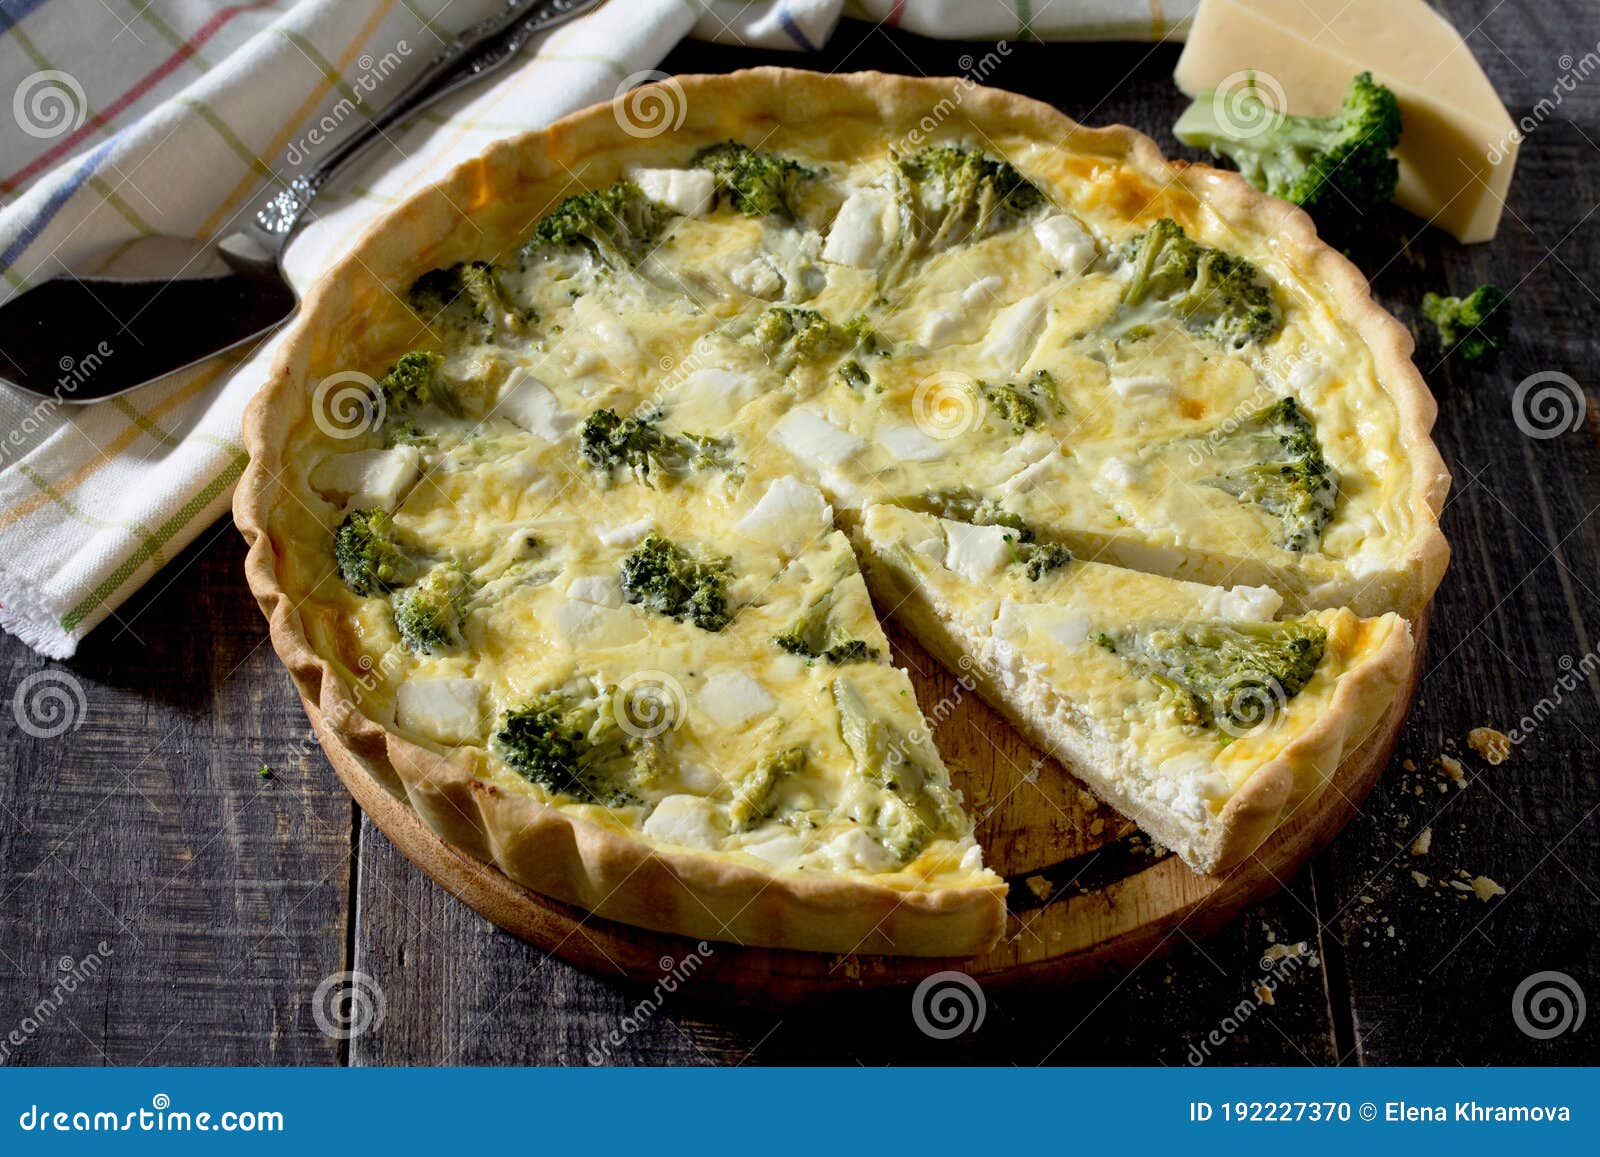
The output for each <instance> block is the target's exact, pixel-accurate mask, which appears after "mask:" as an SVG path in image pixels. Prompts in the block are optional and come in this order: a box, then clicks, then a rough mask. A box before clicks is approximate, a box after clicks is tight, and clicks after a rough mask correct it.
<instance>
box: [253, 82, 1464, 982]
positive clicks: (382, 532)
mask: <svg viewBox="0 0 1600 1157" xmlns="http://www.w3.org/2000/svg"><path fill="white" fill-rule="evenodd" d="M667 83H668V84H669V86H670V91H667V92H665V93H663V95H664V96H666V97H668V98H669V99H671V100H672V101H673V102H675V103H674V107H675V108H677V109H679V110H681V111H682V113H683V117H682V123H681V124H677V125H676V126H674V127H671V128H670V130H669V131H665V132H660V133H656V134H655V135H645V134H641V133H640V132H639V131H638V130H637V128H636V127H634V126H631V125H630V123H629V122H628V120H627V117H626V115H625V112H624V110H623V109H622V108H621V106H618V107H617V108H616V109H615V110H614V109H613V108H612V107H611V106H602V107H599V108H596V109H591V110H588V111H586V112H583V113H580V114H577V115H575V116H573V117H569V118H567V119H566V120H563V121H560V122H557V123H556V124H554V125H552V126H550V127H549V128H548V129H546V130H544V131H541V132H538V133H534V134H531V135H528V136H525V137H521V138H518V139H515V140H511V141H507V142H504V143H502V144H499V145H496V146H495V147H494V148H493V149H491V150H490V151H489V152H488V153H486V154H485V155H484V156H482V157H481V158H479V159H477V160H475V161H472V162H470V163H468V164H466V165H464V166H462V167H461V168H459V169H457V170H456V171H455V172H453V173H452V174H450V175H449V176H448V177H446V178H445V179H444V180H443V181H441V182H440V183H439V184H438V185H436V186H433V187H431V188H429V189H427V190H424V191H423V192H421V193H419V194H418V195H417V196H416V197H414V198H413V199H412V200H410V201H409V202H407V203H406V204H404V205H403V206H402V207H400V208H399V209H398V210H396V211H395V212H394V213H393V214H392V215H391V216H390V217H388V218H387V219H385V220H384V221H383V222H382V223H381V224H380V225H378V226H377V227H375V228H374V229H373V231H372V232H370V233H369V234H368V235H367V236H366V237H365V238H363V239H362V240H361V241H360V242H359V243H358V244H357V245H356V246H355V249H354V252H353V254H352V255H351V257H350V258H349V260H347V261H346V262H345V263H344V264H343V265H341V266H340V267H339V268H338V269H337V270H335V271H334V272H333V273H331V274H330V275H329V276H328V277H327V278H326V279H325V280H324V281H323V282H322V283H321V284H320V285H319V286H318V287H317V288H316V290H315V291H314V292H313V293H312V295H311V296H310V297H309V299H308V300H307V302H306V304H305V306H304V311H303V317H302V319H301V321H300V322H299V324H298V326H297V329H296V331H295V334H294V335H293V337H292V339H291V340H290V341H289V342H288V343H287V345H286V348H285V350H284V352H283V355H282V357H281V359H280V361H279V363H278V365H277V367H276V369H275V372H274V375H273V378H272V380H271V382H270V383H269V384H268V385H267V387H266V388H265V389H264V390H263V391H262V392H261V394H260V395H259V396H258V397H257V399H256V400H255V401H254V403H253V404H252V407H251V410H250V414H249V417H248V419H247V429H246V436H247V439H248V442H249V446H250V450H251V465H250V468H249V470H248V471H247V473H246V476H245V478H244V480H243V482H242V484H241V486H240V489H239V492H238V497H237V499H236V504H235V508H236V514H237V519H238V522H239V525H240V527H241V529H242V530H243V532H244V534H245V536H246V538H247V539H248V540H249V543H250V553H249V560H248V564H247V567H248V574H249V579H250V582H251V584H252V587H253V589H254V591H255V593H256V595H257V597H258V598H259V600H260V602H261V605H262V607H263V610H264V611H265V612H266V614H267V616H268V619H269V621H270V624H271V631H272V638H273V642H274V645H275V647H276V648H277V650H278V653H279V654H280V655H281V656H282V658H283V659H284V661H285V663H286V664H287V666H288V667H289V669H290V671H291V673H292V674H293V676H294V678H295V680H296V683H297V686H298V688H299V690H300V693H301V695H302V697H303V699H304V700H305V702H306V705H307V709H308V712H309V713H310V715H311V717H312V719H313V721H314V723H315V724H316V726H317V728H318V731H319V734H320V735H321V737H322V740H323V743H324V746H325V748H326V750H327V751H328V754H329V756H330V758H331V759H332V760H333V761H334V762H335V764H336V765H337V766H338V767H339V768H340V770H341V772H342V773H343V774H345V775H346V776H347V778H348V776H350V775H359V776H370V777H373V778H375V779H376V780H377V781H378V782H379V783H380V784H381V785H383V787H385V788H386V789H387V790H388V791H389V792H390V793H392V794H393V795H394V796H395V797H396V798H398V799H400V800H402V801H403V802H405V803H406V804H407V805H409V806H410V807H411V808H412V809H414V811H415V812H416V813H417V814H418V815H419V816H420V817H421V818H422V820H423V821H424V822H425V823H426V824H427V825H429V826H430V827H431V828H432V829H433V831H434V832H436V833H437V834H438V836H439V837H441V838H442V839H443V840H444V841H446V842H447V843H449V844H450V845H453V846H454V847H456V848H458V849H460V850H461V851H463V852H465V853H467V854H469V855H471V856H473V857H476V858H477V859H479V860H481V861H483V862H485V863H487V864H492V865H493V866H495V867H496V868H498V869H500V870H501V871H502V872H504V873H505V874H506V875H508V876H509V877H510V878H512V879H513V880H516V881H518V882H520V883H522V884H524V885H526V886H528V887H529V888H532V889H534V890H536V891H538V892H541V893H543V894H546V895H548V896H551V897H554V898H557V899H559V900H562V901H566V902H569V903H573V904H576V905H578V906H581V907H582V908H585V909H587V910H589V911H591V912H594V913H596V914H599V915H602V916H605V917H609V918H612V919H615V920H618V921H622V922H624V923H632V924H636V925H641V926H645V927H649V928H654V929H660V930H665V931H669V932H679V933H684V934H687V935H691V936H696V937H705V938H713V939H718V940H726V941H734V942H738V943H744V944H759V945H768V946H775V947H781V948H794V949H809V950H819V951H830V952H839V953H849V952H863V953H897V954H913V955H964V954H972V953H976V952H981V951H983V950H985V949H986V948H987V947H989V946H990V945H992V944H993V943H994V941H995V940H996V939H997V938H998V937H999V936H1000V935H1001V933H1002V930H1003V927H1004V919H1005V895H1006V885H1005V882H1004V881H1003V880H1002V879H1000V878H999V877H998V876H996V875H995V874H994V873H993V872H992V871H990V870H989V869H988V868H986V867H985V866H984V864H983V852H982V849H981V847H980V846H979V844H978V843H977V842H976V841H975V839H974V835H973V832H974V816H973V814H972V812H971V810H970V809H969V807H968V806H967V803H966V801H965V800H964V799H963V796H962V793H961V791H960V789H959V787H958V786H957V784H956V783H953V782H952V777H951V774H950V770H949V769H948V768H947V767H946V766H945V764H944V762H943V760H942V758H941V756H940V753H939V751H938V749H937V747H936V746H935V745H934V744H933V742H932V740H931V738H930V729H929V727H928V724H927V722H926V721H925V719H924V717H923V715H922V714H921V711H920V710H919V708H918V705H917V701H916V697H915V695H914V688H913V686H912V683H911V680H910V678H909V676H908V675H907V674H906V672H905V671H903V670H901V669H900V668H898V667H896V666H895V665H894V664H893V663H892V661H891V656H890V649H889V645H888V643H887V641H886V639H885V636H884V633H883V631H882V629H881V627H880V625H879V615H880V614H881V615H886V616H892V617H894V618H896V619H897V620H898V621H900V622H901V623H902V624H903V625H904V626H905V627H906V628H907V629H908V630H909V631H910V632H911V633H912V634H914V635H915V636H916V637H917V638H919V639H920V640H921V641H923V642H924V643H926V644H927V646H928V648H929V649H930V651H931V652H932V653H933V654H934V655H936V656H938V657H939V658H940V659H941V660H942V661H943V662H945V663H947V664H950V665H952V667H959V668H960V669H961V670H962V671H963V672H965V671H968V670H972V671H976V672H977V673H978V686H979V688H980V690H981V691H982V693H983V694H984V695H985V696H986V697H987V698H989V699H990V700H991V701H992V702H993V703H994V704H995V705H996V706H997V707H998V708H999V709H1000V710H1001V711H1002V713H1003V714H1004V715H1006V716H1007V717H1008V718H1009V719H1011V720H1012V721H1013V722H1014V723H1015V724H1016V725H1017V726H1018V727H1019V728H1020V729H1021V730H1022V732H1023V733H1024V734H1025V735H1026V736H1028V737H1029V738H1030V739H1031V740H1032V742H1034V743H1035V744H1037V745H1038V746H1039V747H1040V748H1042V749H1044V750H1045V751H1047V752H1048V753H1050V754H1052V755H1054V756H1056V757H1057V758H1058V759H1059V760H1060V761H1061V763H1062V764H1063V765H1064V766H1065V767H1066V768H1067V769H1068V770H1069V771H1071V772H1072V773H1073V774H1075V775H1076V776H1078V777H1079V778H1080V779H1081V780H1082V781H1083V782H1084V783H1085V784H1087V785H1088V786H1089V787H1090V788H1092V789H1093V790H1094V791H1095V792H1096V793H1097V794H1099V795H1100V796H1101V797H1102V798H1103V799H1104V800H1106V801H1107V802H1109V803H1110V804H1112V805H1113V806H1115V807H1117V808H1119V809H1121V810H1122V811H1123V812H1124V813H1125V814H1127V815H1128V816H1129V817H1130V818H1132V819H1134V820H1135V821H1137V822H1138V823H1139V824H1140V825H1142V826H1143V827H1144V828H1145V829H1146V830H1147V831H1149V832H1150V833H1151V834H1152V835H1153V836H1154V837H1155V838H1156V839H1157V840H1159V841H1160V842H1161V843H1162V844H1164V845H1165V846H1167V847H1169V848H1171V849H1172V850H1174V851H1175V852H1177V853H1178V854H1179V855H1180V856H1182V857H1183V859H1184V860H1185V861H1186V862H1187V863H1188V864H1189V865H1190V866H1192V867H1193V868H1194V869H1195V870H1197V871H1201V872H1220V871H1224V870H1226V869H1228V868H1229V867H1231V866H1233V865H1235V864H1237V863H1238V862H1239V861H1240V860H1241V859H1243V858H1244V857H1246V856H1248V855H1249V854H1250V853H1251V852H1252V851H1253V850H1254V849H1255V848H1256V847H1257V846H1258V845H1259V844H1260V842H1261V841H1262V840H1264V839H1265V838H1266V837H1267V836H1268V835H1269V834H1271V832H1272V831H1273V830H1274V828H1275V827H1277V826H1278V825H1279V824H1281V823H1282V822H1283V821H1284V820H1285V819H1286V818H1287V817H1289V816H1290V815H1292V814H1294V812H1295V811H1296V809H1297V808H1299V807H1300V806H1302V805H1303V804H1304V803H1305V802H1307V801H1309V800H1311V799H1314V798H1315V797H1316V795H1317V793H1318V792H1319V791H1320V790H1321V789H1322V787H1323V785H1324V784H1325V783H1326V782H1327V781H1328V779H1329V777H1330V776H1331V775H1332V773H1333V771H1334V769H1335V768H1336V767H1337V765H1338V763H1339V760H1340V758H1341V755H1342V754H1343V753H1345V752H1348V751H1349V750H1350V749H1352V748H1353V747H1354V746H1355V745H1356V744H1357V743H1359V742H1360V741H1361V739H1362V738H1363V737H1364V736H1365V735H1366V734H1367V733H1368V732H1369V731H1370V730H1371V728H1372V727H1373V726H1374V724H1375V723H1376V721H1377V720H1378V718H1379V717H1380V715H1382V713H1383V712H1384V711H1385V710H1386V708H1387V707H1388V706H1389V705H1390V703H1391V702H1392V700H1393V699H1394V697H1395V696H1396V694H1397V690H1398V688H1399V687H1400V686H1401V685H1402V683H1403V679H1404V676H1405V675H1406V674H1407V673H1408V671H1409V669H1410V666H1411V662H1412V651H1413V641H1412V630H1411V626H1410V622H1411V621H1412V620H1413V619H1415V618H1416V616H1417V615H1418V614H1419V612H1420V611H1421V610H1422V609H1423V608H1424V607H1425V606H1426V604H1427V602H1428V600H1429V598H1430V597H1431V595H1432V592H1433V590H1434V588H1435V586H1436V585H1437V583H1438V581H1439V579H1440V577H1441V575H1442V573H1443V569H1444V566H1445V562H1446V558H1447V548H1446V546H1445V543H1444V540H1443V538H1442V536H1441V535H1440V532H1439V529H1438V521H1437V514H1438V511H1439V509H1440V506H1441V504H1442V502H1443V499H1444V495H1445V491H1446V489H1447V486H1448V482H1449V479H1448V475H1447V473H1446V471H1445V469H1444V467H1443V464H1442V462H1441V460H1440V458H1439V456H1438V454H1437V452H1436V450H1435V449H1434V446H1433V444H1432V442H1431V441H1430V440H1429V436H1428V431H1429V428H1430V426H1431V423H1432V420H1433V413H1434V408H1433V402H1432V399H1431V397H1430V396H1429V394H1428V392H1427V390H1426V388H1425V386H1424V385H1423V383H1422V381H1421V379H1420V377H1419V376H1418V374H1417V372H1416V370H1415V369H1414V367H1413V366H1412V365H1411V362H1410V360H1409V354H1410V338H1409V336H1408V335H1407V334H1406V332H1405V331H1404V330H1403V329H1402V328H1401V327H1400V326H1399V325H1398V324H1397V323H1396V322H1395V321H1394V320H1393V319H1391V318H1390V317H1388V316H1387V315H1386V314H1385V313H1383V312H1382V311H1381V310H1380V309H1379V308H1378V307H1377V306H1376V305H1375V304H1374V303H1373V301H1372V300H1371V298H1370V296H1369V294H1368V291H1367V287H1366V284H1365V282H1364V281H1363V280H1362V278H1361V277H1360V275H1359V274H1358V273H1357V271H1356V270H1355V269H1354V268H1353V267H1352V266H1351V265H1350V264H1349V263H1348V262H1346V261H1345V259H1344V258H1343V257H1341V256H1340V255H1338V254H1337V253H1335V252H1333V251H1332V250H1330V249H1328V248H1327V247H1325V246H1323V245H1322V244H1320V243H1319V242H1318V241H1317V239H1316V237H1315V233H1314V231H1313V228H1312V226H1311V223H1310V221H1309V219H1308V218H1306V217H1305V216H1304V215H1303V214H1301V213H1300V212H1299V211H1298V210H1295V209H1294V208H1292V207H1290V206H1287V205H1285V204H1283V203H1282V202H1278V201H1275V200H1273V199H1270V198H1267V197H1264V196H1262V195H1260V194H1258V193H1256V192H1255V191H1254V190H1252V189H1250V188H1249V186H1248V185H1246V184H1245V183H1244V182H1243V181H1242V180H1240V179H1239V178H1237V177H1235V176H1232V175H1228V174H1223V173H1219V172H1215V171H1213V170H1210V169H1207V168H1204V167H1199V166H1194V167H1179V166H1175V165H1171V164H1169V163H1167V162H1166V161H1164V160H1163V159H1162V158H1161V156H1160V155H1159V153H1158V151H1157V150H1156V148H1155V146H1154V145H1153V144H1152V143H1151V142H1150V141H1149V140H1148V139H1146V138H1145V137H1143V136H1140V135H1139V134H1137V133H1135V132H1133V131H1131V130H1129V129H1125V128H1108V129H1086V128H1083V127H1081V126H1078V125H1076V124H1074V123H1072V122H1071V121H1069V120H1067V119H1066V118H1065V117H1063V116H1061V115H1060V114H1059V113H1057V112H1055V111H1054V110H1053V109H1050V108H1048V107H1046V106H1043V105H1040V104H1036V103H1034V102H1031V101H1027V100H1024V99H1022V98H1019V97H1016V96H1013V95H1010V94H1007V93H1003V92H998V91H991V90H986V89H982V88H978V87H975V86H972V85H970V84H966V83H964V82H961V81H951V80H913V79H907V78H900V77H889V76H883V75H878V74H859V75H850V76H832V77H828V76H822V75H819V74H814V73H809V72H796V71H787V70H777V69H759V70H755V71H750V72H743V73H736V74H733V75H730V76H722V77H688V78H678V79H675V80H672V81H670V82H667ZM630 130H632V131H630ZM957 770H958V771H959V769H957Z"/></svg>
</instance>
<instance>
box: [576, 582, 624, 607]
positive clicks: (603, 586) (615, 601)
mask: <svg viewBox="0 0 1600 1157" xmlns="http://www.w3.org/2000/svg"><path fill="white" fill-rule="evenodd" d="M567 597H568V598H569V599H577V600H578V601H579V602H583V603H591V604H593V605H594V606H597V607H620V606H621V605H622V585H621V583H619V582H618V581H617V576H616V575H609V574H592V575H579V576H578V577H577V578H575V579H573V580H572V582H570V583H568V584H567Z"/></svg>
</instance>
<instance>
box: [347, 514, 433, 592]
mask: <svg viewBox="0 0 1600 1157" xmlns="http://www.w3.org/2000/svg"><path fill="white" fill-rule="evenodd" d="M333 558H334V562H335V563H337V564H338V567H339V577H340V578H342V579H344V583H345V586H347V587H349V588H350V589H351V590H352V591H354V592H355V593H356V594H358V595H381V594H384V593H386V592H388V591H391V590H394V589H395V588H396V587H402V586H405V585H406V584H407V583H409V582H410V581H411V580H412V579H414V578H415V577H416V575H417V567H416V564H415V563H413V562H412V561H411V558H410V557H409V556H408V555H407V554H406V552H405V551H404V550H402V549H401V548H400V545H399V543H397V542H396V541H395V528H394V519H393V518H392V517H391V516H390V515H389V513H388V511H385V510H352V511H351V512H350V513H349V514H347V515H345V517H344V521H343V522H341V523H340V524H339V529H338V530H336V531H334V532H333Z"/></svg>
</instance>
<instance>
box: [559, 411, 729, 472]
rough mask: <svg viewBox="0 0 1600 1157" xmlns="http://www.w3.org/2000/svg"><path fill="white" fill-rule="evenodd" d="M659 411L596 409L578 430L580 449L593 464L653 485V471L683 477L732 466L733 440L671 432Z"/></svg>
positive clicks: (598, 467)
mask: <svg viewBox="0 0 1600 1157" xmlns="http://www.w3.org/2000/svg"><path fill="white" fill-rule="evenodd" d="M660 420H661V418H660V415H659V414H658V413H656V412H655V411H650V410H647V411H645V412H643V413H641V414H635V415H633V416H631V417H627V418H623V417H619V416H618V415H617V412H616V411H615V410H610V409H601V410H596V411H595V412H594V413H592V414H590V415H589V416H588V417H587V418H585V419H584V422H583V427H582V429H581V430H580V431H579V435H578V448H579V452H580V453H581V454H582V455H583V457H584V459H585V460H586V461H588V463H589V464H590V465H591V466H594V467H595V468H597V469H600V470H605V471H611V470H614V469H619V468H620V469H624V470H631V471H632V472H633V474H634V476H635V477H637V478H638V480H639V481H641V482H643V483H645V484H646V485H647V486H648V485H650V484H651V475H652V474H654V475H656V476H664V477H667V478H682V477H684V476H685V475H687V474H690V473H693V472H694V471H696V470H706V469H719V470H726V469H731V468H732V467H733V465H734V463H733V461H732V459H731V458H730V457H729V454H728V452H729V450H730V449H731V448H732V443H731V442H730V441H729V440H728V439H726V438H715V437H712V436H711V435H709V434H669V433H667V432H666V431H664V430H661V429H658V428H657V425H656V423H657V422H659V421H660Z"/></svg>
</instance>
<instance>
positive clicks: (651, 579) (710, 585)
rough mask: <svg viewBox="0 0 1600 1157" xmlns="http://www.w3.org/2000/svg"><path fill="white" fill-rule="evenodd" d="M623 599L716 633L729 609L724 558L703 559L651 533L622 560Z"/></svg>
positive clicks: (725, 561) (727, 620)
mask: <svg viewBox="0 0 1600 1157" xmlns="http://www.w3.org/2000/svg"><path fill="white" fill-rule="evenodd" d="M621 580H622V597H623V598H625V599H626V600H627V601H628V602H630V603H634V604H637V605H639V606H642V607H645V608H646V609H647V610H652V611H655V612H656V613H657V614H660V615H666V616H667V617H668V618H670V619H677V620H679V621H680V622H681V621H682V620H683V619H688V620H689V621H690V622H692V623H693V624H694V625H695V626H697V627H699V628H700V629H701V630H703V631H720V630H722V628H723V627H726V626H727V625H728V622H729V620H730V619H731V618H732V617H733V616H732V614H731V613H730V612H729V610H728V596H727V591H726V586H727V581H728V563H727V560H726V559H713V560H703V559H697V558H695V557H694V556H693V555H690V554H688V553H687V552H685V551H683V550H680V549H679V548H678V547H677V546H675V545H673V543H672V542H670V541H669V540H668V539H666V538H664V537H662V536H661V535H660V534H657V533H656V532H655V531H651V532H650V533H649V534H647V535H646V536H645V538H644V541H642V542H641V543H639V545H638V546H636V547H634V548H633V550H631V551H630V552H629V553H628V554H627V556H626V557H625V558H623V560H622V570H621Z"/></svg>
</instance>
